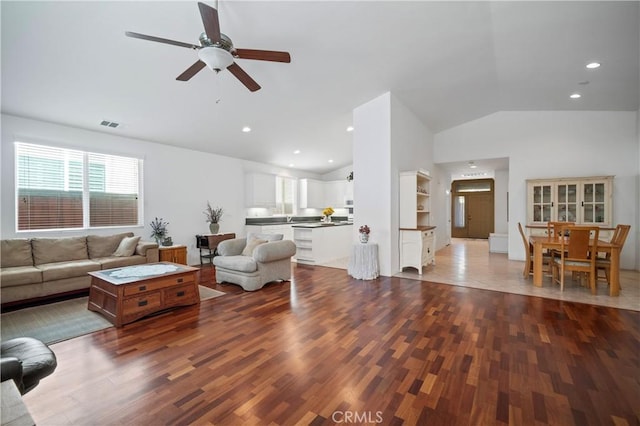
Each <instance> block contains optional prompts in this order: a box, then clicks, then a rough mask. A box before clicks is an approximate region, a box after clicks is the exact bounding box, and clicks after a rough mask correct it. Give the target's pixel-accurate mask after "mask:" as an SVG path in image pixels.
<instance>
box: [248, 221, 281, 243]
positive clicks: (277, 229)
mask: <svg viewBox="0 0 640 426" xmlns="http://www.w3.org/2000/svg"><path fill="white" fill-rule="evenodd" d="M244 229H245V232H246V233H247V235H249V233H250V232H252V233H254V234H282V239H283V240H290V241H293V229H292V228H291V224H289V223H277V224H273V225H246V226H245V227H244Z"/></svg>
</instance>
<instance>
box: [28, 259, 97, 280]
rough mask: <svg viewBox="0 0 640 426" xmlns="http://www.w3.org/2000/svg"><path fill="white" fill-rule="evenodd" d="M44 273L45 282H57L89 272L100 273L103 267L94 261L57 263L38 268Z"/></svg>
mask: <svg viewBox="0 0 640 426" xmlns="http://www.w3.org/2000/svg"><path fill="white" fill-rule="evenodd" d="M37 268H38V269H40V270H41V271H42V280H43V281H55V280H62V279H65V278H74V277H80V276H83V275H86V274H87V272H91V271H99V270H100V268H101V266H100V264H99V263H98V262H95V261H93V260H89V259H86V260H74V261H73V262H55V263H47V264H42V265H38V266H37Z"/></svg>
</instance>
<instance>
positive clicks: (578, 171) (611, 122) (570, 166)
mask: <svg viewBox="0 0 640 426" xmlns="http://www.w3.org/2000/svg"><path fill="white" fill-rule="evenodd" d="M636 120H637V113H636V112H613V111H563V112H554V111H539V112H529V111H513V112H498V113H495V114H492V115H489V116H486V117H483V118H481V119H478V120H475V121H471V122H468V123H465V124H463V125H460V126H457V127H455V128H452V129H449V130H446V131H443V132H441V133H438V134H436V135H435V144H434V161H435V162H436V163H447V162H453V161H461V160H464V159H468V158H476V159H482V158H500V157H509V176H508V179H509V184H508V190H509V206H508V207H509V227H508V230H509V258H510V259H517V260H524V251H523V250H524V249H523V247H522V242H521V241H520V239H519V238H520V237H519V235H518V233H517V232H516V224H517V222H522V223H525V222H526V182H525V181H526V179H535V178H554V177H582V176H606V175H614V176H615V179H614V194H613V198H614V203H613V223H614V224H617V223H628V224H638V223H639V222H638V221H639V220H640V219H639V217H638V216H639V215H640V213H639V210H640V207H639V203H638V175H639V173H640V164H639V162H638V158H640V157H639V155H640V154H639V152H638V150H639V149H640V143H639V142H638V130H637V128H636ZM637 239H638V233H637V232H636V233H635V234H634V235H630V237H629V240H628V241H627V244H626V245H625V249H624V251H623V252H622V267H623V268H626V269H638V268H639V267H640V261H639V260H638V243H637Z"/></svg>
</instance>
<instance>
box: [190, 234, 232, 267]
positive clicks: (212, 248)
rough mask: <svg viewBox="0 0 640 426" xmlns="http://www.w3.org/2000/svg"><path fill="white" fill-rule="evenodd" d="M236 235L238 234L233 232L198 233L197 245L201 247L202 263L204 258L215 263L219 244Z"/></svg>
mask: <svg viewBox="0 0 640 426" xmlns="http://www.w3.org/2000/svg"><path fill="white" fill-rule="evenodd" d="M235 237H236V234H235V233H233V232H230V233H228V234H204V235H196V247H197V248H199V249H200V264H201V265H202V259H209V263H213V257H214V256H215V255H216V248H218V244H220V243H221V242H222V241H224V240H231V239H233V238H235ZM202 250H206V252H205V253H202ZM207 252H208V253H207Z"/></svg>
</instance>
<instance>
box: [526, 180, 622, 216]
mask: <svg viewBox="0 0 640 426" xmlns="http://www.w3.org/2000/svg"><path fill="white" fill-rule="evenodd" d="M612 194H613V176H601V177H587V178H561V179H531V180H527V224H528V225H534V226H535V225H538V226H543V225H546V224H547V222H550V221H551V222H575V223H576V224H578V225H595V226H601V227H607V226H611V220H612V205H613V203H612Z"/></svg>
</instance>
